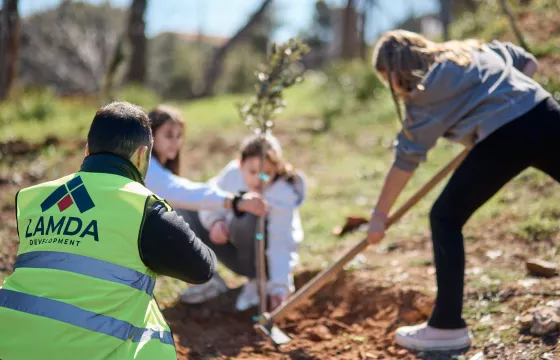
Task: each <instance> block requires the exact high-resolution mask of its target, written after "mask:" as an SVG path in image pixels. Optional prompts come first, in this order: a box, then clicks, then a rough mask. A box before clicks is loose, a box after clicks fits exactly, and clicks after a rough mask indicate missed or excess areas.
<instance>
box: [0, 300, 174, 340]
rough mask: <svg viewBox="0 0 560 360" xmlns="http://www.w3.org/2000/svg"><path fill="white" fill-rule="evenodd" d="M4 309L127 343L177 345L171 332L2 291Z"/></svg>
mask: <svg viewBox="0 0 560 360" xmlns="http://www.w3.org/2000/svg"><path fill="white" fill-rule="evenodd" d="M0 306H3V307H5V308H8V309H12V310H15V311H21V312H25V313H28V314H33V315H38V316H42V317H47V318H50V319H53V320H58V321H62V322H65V323H67V324H70V325H74V326H78V327H81V328H84V329H87V330H91V331H95V332H98V333H102V334H106V335H110V336H114V337H116V338H118V339H121V340H123V341H125V340H128V339H130V340H132V342H143V341H147V340H150V339H158V340H159V341H160V342H162V343H164V344H169V345H174V342H173V336H172V335H171V333H170V332H169V331H164V330H159V331H158V330H153V329H145V328H139V327H136V326H134V325H132V324H131V323H129V322H126V321H123V320H118V319H115V318H113V317H110V316H106V315H101V314H96V313H94V312H91V311H87V310H84V309H81V308H79V307H77V306H74V305H70V304H67V303H64V302H61V301H56V300H52V299H47V298H43V297H40V296H35V295H29V294H24V293H21V292H17V291H12V290H7V289H0Z"/></svg>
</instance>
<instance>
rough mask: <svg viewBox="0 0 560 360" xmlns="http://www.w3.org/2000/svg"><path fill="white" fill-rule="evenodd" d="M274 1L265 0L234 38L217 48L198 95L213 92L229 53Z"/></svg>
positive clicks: (243, 38) (203, 95)
mask: <svg viewBox="0 0 560 360" xmlns="http://www.w3.org/2000/svg"><path fill="white" fill-rule="evenodd" d="M271 3H272V0H264V1H263V2H262V3H261V6H260V8H259V9H258V10H257V11H255V12H254V13H253V15H252V16H251V17H250V18H249V20H248V21H247V23H245V25H243V27H242V28H241V29H239V30H238V31H237V33H236V34H235V35H233V37H232V38H230V39H229V40H228V41H227V42H226V43H225V44H224V45H222V46H221V47H219V48H217V49H216V50H215V51H214V53H213V54H212V58H211V59H210V61H209V62H208V65H207V68H206V71H205V73H204V85H203V89H202V91H200V92H199V93H197V95H196V96H197V97H206V96H210V95H212V94H213V91H214V85H215V84H216V81H218V79H219V77H220V75H221V74H222V67H223V63H224V60H225V58H226V55H227V53H228V52H229V51H230V50H231V49H232V48H233V47H234V46H235V45H237V44H239V43H240V42H242V41H243V40H245V39H247V37H248V35H249V34H250V33H251V29H252V28H253V27H254V26H255V25H256V24H258V23H259V21H260V20H261V18H262V17H263V15H264V14H265V10H266V8H267V7H268V6H269V5H270V4H271Z"/></svg>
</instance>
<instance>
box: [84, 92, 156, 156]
mask: <svg viewBox="0 0 560 360" xmlns="http://www.w3.org/2000/svg"><path fill="white" fill-rule="evenodd" d="M87 139H88V148H89V153H90V154H96V153H112V154H116V155H119V156H121V157H124V158H125V159H129V158H130V157H131V156H132V154H133V153H134V151H136V149H138V148H139V147H140V146H144V145H145V146H147V147H148V149H149V150H150V151H151V149H152V130H151V129H150V123H149V119H148V115H147V114H146V112H145V111H144V110H142V109H141V108H140V107H138V106H136V105H133V104H130V103H128V102H124V101H119V102H112V103H110V104H109V105H106V106H105V107H103V108H101V109H99V110H98V111H97V112H96V113H95V117H94V118H93V121H92V123H91V127H90V128H89V133H88V138H87Z"/></svg>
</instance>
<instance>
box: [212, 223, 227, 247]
mask: <svg viewBox="0 0 560 360" xmlns="http://www.w3.org/2000/svg"><path fill="white" fill-rule="evenodd" d="M228 239H229V230H228V227H227V225H226V222H225V221H223V220H218V221H216V222H215V223H214V224H213V225H212V227H211V228H210V241H212V242H213V243H214V244H216V245H224V244H225V243H227V242H228Z"/></svg>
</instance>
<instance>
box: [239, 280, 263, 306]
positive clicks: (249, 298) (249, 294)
mask: <svg viewBox="0 0 560 360" xmlns="http://www.w3.org/2000/svg"><path fill="white" fill-rule="evenodd" d="M259 300H260V297H259V292H258V289H257V281H256V280H249V281H247V283H246V284H245V285H243V289H242V290H241V293H240V294H239V296H238V297H237V301H236V302H235V308H236V309H237V311H245V310H247V309H249V308H250V307H252V306H255V305H258V304H259Z"/></svg>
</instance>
